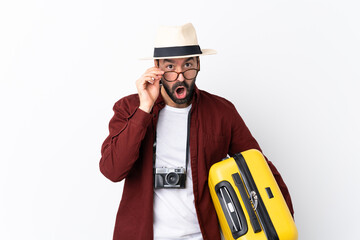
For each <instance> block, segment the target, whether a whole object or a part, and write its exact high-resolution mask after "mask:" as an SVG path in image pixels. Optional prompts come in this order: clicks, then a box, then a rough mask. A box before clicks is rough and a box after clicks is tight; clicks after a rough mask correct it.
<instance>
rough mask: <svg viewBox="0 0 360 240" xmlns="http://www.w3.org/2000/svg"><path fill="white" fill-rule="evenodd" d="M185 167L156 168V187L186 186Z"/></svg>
mask: <svg viewBox="0 0 360 240" xmlns="http://www.w3.org/2000/svg"><path fill="white" fill-rule="evenodd" d="M185 180H186V170H185V169H184V168H182V167H181V168H166V167H161V168H154V188H155V189H156V188H185Z"/></svg>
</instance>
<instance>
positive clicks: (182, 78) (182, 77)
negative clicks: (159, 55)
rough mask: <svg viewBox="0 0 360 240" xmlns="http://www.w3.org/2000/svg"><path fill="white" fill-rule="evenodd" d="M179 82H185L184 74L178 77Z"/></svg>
mask: <svg viewBox="0 0 360 240" xmlns="http://www.w3.org/2000/svg"><path fill="white" fill-rule="evenodd" d="M177 80H178V81H180V82H183V81H185V78H184V73H179V76H178V79H177Z"/></svg>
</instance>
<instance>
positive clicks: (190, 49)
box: [154, 45, 202, 58]
mask: <svg viewBox="0 0 360 240" xmlns="http://www.w3.org/2000/svg"><path fill="white" fill-rule="evenodd" d="M194 54H202V52H201V49H200V46H199V45H191V46H182V47H164V48H154V58H159V57H161V58H162V57H174V56H186V55H194Z"/></svg>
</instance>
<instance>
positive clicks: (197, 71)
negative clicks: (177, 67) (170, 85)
mask: <svg viewBox="0 0 360 240" xmlns="http://www.w3.org/2000/svg"><path fill="white" fill-rule="evenodd" d="M190 70H196V75H195V77H193V78H186V77H185V75H184V73H185V72H186V71H190ZM199 71H200V69H198V68H190V69H187V70H185V71H182V72H176V71H166V72H164V74H163V76H162V78H163V79H164V80H165V81H167V82H175V81H176V80H177V79H178V78H179V75H180V73H181V74H182V75H183V77H184V78H185V79H186V80H192V79H194V78H196V77H197V75H198V73H199ZM169 72H174V73H176V74H177V76H176V78H175V80H167V79H166V78H165V77H164V75H165V73H169Z"/></svg>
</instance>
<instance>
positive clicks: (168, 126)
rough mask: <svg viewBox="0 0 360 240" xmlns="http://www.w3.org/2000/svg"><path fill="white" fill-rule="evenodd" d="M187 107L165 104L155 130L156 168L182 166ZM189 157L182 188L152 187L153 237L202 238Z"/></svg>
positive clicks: (185, 138) (183, 165) (183, 163)
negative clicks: (184, 183)
mask: <svg viewBox="0 0 360 240" xmlns="http://www.w3.org/2000/svg"><path fill="white" fill-rule="evenodd" d="M190 109H191V105H190V106H189V107H187V108H174V107H170V106H165V108H164V109H162V110H161V111H160V114H159V120H158V124H157V130H156V162H155V167H168V168H178V167H183V168H185V163H186V142H187V126H188V122H187V121H188V114H189V111H190ZM190 166H191V164H190V156H189V163H188V168H187V173H186V188H185V189H173V188H172V189H154V239H155V240H165V239H166V240H175V239H176V240H177V239H191V240H202V235H201V231H200V227H199V222H198V219H197V215H196V210H195V205H194V193H193V183H192V175H191V167H190Z"/></svg>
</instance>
